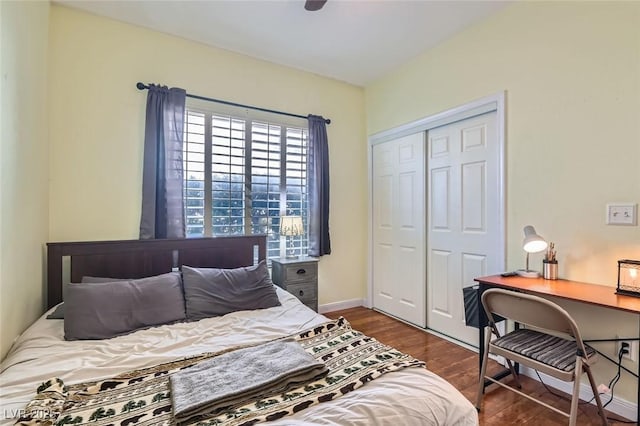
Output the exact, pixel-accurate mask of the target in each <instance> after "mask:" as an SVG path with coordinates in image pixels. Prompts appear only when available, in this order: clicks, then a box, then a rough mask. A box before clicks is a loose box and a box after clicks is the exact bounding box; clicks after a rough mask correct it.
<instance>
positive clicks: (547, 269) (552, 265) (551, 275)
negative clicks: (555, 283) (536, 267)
mask: <svg viewBox="0 0 640 426" xmlns="http://www.w3.org/2000/svg"><path fill="white" fill-rule="evenodd" d="M542 278H544V279H545V280H557V279H558V261H557V260H556V261H552V262H549V261H547V260H543V261H542Z"/></svg>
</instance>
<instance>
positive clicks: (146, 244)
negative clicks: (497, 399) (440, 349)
mask: <svg viewBox="0 0 640 426" xmlns="http://www.w3.org/2000/svg"><path fill="white" fill-rule="evenodd" d="M265 253H266V238H265V237H264V236H240V237H220V238H204V239H188V240H150V241H140V240H135V241H105V242H79V243H50V244H48V286H47V294H48V308H49V309H48V311H47V312H45V314H44V315H43V316H42V317H41V318H39V319H38V320H37V321H36V322H35V323H34V324H33V325H32V326H31V327H29V328H28V329H27V330H26V331H25V332H24V333H23V334H22V335H21V336H19V338H18V339H17V340H16V342H15V344H14V346H13V347H12V349H11V350H10V352H9V353H8V355H7V357H6V358H5V360H4V361H3V362H2V366H1V373H0V386H1V387H0V407H2V410H1V414H2V420H1V422H0V424H2V425H8V424H13V423H15V422H16V419H18V418H19V417H20V416H21V415H24V409H25V406H26V405H27V404H28V403H29V402H30V401H31V400H32V398H34V396H35V394H36V389H37V388H38V387H39V386H40V385H41V384H42V383H46V382H47V381H48V380H49V379H51V378H53V377H56V378H59V379H60V380H61V381H62V382H64V384H65V385H71V388H73V386H74V385H75V384H78V383H84V384H87V383H89V384H91V383H94V384H95V383H103V382H105V381H108V380H111V379H112V378H114V377H122V376H121V375H122V373H124V372H131V371H145V372H148V371H157V370H153V369H154V368H156V369H157V367H156V366H159V365H172V364H171V363H173V362H177V360H185V359H186V360H192V359H194V358H196V357H198V356H202V355H201V354H214V355H215V354H218V353H222V352H225V351H228V350H230V349H236V348H239V347H248V346H252V345H260V344H264V343H266V342H270V341H274V340H277V339H282V338H285V337H287V336H296V338H297V337H298V336H300V335H301V333H302V335H304V336H307V335H308V332H309V330H314V329H316V330H318V329H320V328H321V327H326V326H327V324H330V323H332V321H331V320H330V319H328V318H326V317H324V316H323V315H319V314H317V313H316V312H314V311H313V310H311V309H309V308H308V307H306V306H305V305H303V304H302V303H301V302H299V301H298V299H297V298H295V297H294V296H292V295H291V294H289V293H287V292H286V291H284V290H282V289H280V288H277V287H276V294H277V298H278V300H279V303H280V306H274V307H270V308H267V309H256V310H239V311H235V312H232V313H228V314H226V315H223V316H216V317H210V318H204V319H201V320H198V321H190V322H184V321H183V322H174V323H170V324H163V325H159V326H155V327H148V328H144V329H140V330H137V331H134V332H131V333H128V334H124V335H118V336H117V337H113V338H109V339H101V340H71V341H69V340H65V329H64V325H63V323H64V321H63V320H51V319H46V317H47V315H49V314H51V313H52V312H53V311H54V309H55V308H56V307H57V306H58V305H59V304H60V303H61V302H62V301H63V295H64V294H65V285H64V284H63V283H65V282H71V283H78V282H80V281H81V280H82V277H86V276H95V277H111V278H122V279H132V278H143V277H151V276H155V275H160V274H165V273H169V272H171V271H176V270H178V269H180V268H181V267H182V266H183V265H189V266H195V267H201V268H238V267H243V266H248V265H256V264H258V263H259V262H260V261H261V260H263V259H265ZM334 322H335V321H334ZM344 323H345V325H344V327H347V328H348V327H349V326H348V322H346V321H344ZM340 324H341V327H342V323H340ZM349 332H350V333H351V332H352V333H355V334H357V332H356V331H349ZM305 333H307V334H305ZM364 338H365V339H368V338H366V336H364ZM369 340H373V341H375V339H369ZM391 349H392V348H391ZM207 356H209V355H207ZM127 377H128V376H127ZM100 381H103V382H100ZM83 386H84V385H83ZM83 389H86V388H83ZM67 417H68V416H67ZM68 419H69V421H68V422H69V423H71V424H73V418H72V417H68ZM272 419H273V420H272V421H270V422H269V423H268V424H270V425H371V424H376V425H384V424H387V425H475V424H477V423H478V418H477V413H476V410H475V408H474V407H473V406H472V405H471V403H470V402H469V401H468V400H467V399H466V398H465V397H464V396H463V395H462V394H461V393H460V392H458V391H457V390H456V389H455V388H453V386H451V384H449V383H448V382H446V381H445V380H444V379H442V378H440V377H439V376H437V375H435V374H434V373H432V372H430V371H429V370H428V369H426V368H422V367H415V366H410V367H409V368H398V369H397V370H396V371H389V372H387V373H386V374H381V375H379V377H377V376H376V377H375V380H371V381H367V382H366V383H365V382H364V381H363V384H362V386H359V387H357V388H355V389H353V391H351V392H347V393H344V394H343V395H341V396H339V397H336V398H333V399H327V400H326V401H323V402H319V403H314V404H308V407H306V406H305V409H299V410H295V412H293V413H292V414H288V415H285V416H275V417H272ZM94 420H95V419H94ZM58 421H60V419H58ZM94 423H95V424H113V423H109V422H102V423H101V422H97V423H96V422H94ZM132 423H135V422H127V424H132ZM158 423H159V422H155V421H141V422H140V423H139V424H158ZM167 423H168V424H171V423H172V422H171V421H168V422H167ZM115 424H119V423H115ZM120 424H122V423H120ZM207 424H216V423H215V422H214V423H207ZM217 424H227V423H224V422H222V423H217ZM228 424H245V423H243V422H240V421H239V420H234V421H229V422H228ZM246 424H253V423H251V422H249V423H246Z"/></svg>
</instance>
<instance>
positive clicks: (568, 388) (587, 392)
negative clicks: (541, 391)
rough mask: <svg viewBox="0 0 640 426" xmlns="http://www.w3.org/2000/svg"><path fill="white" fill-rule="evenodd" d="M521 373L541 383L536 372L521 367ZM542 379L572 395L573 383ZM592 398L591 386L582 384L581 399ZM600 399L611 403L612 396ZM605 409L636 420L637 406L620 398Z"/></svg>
mask: <svg viewBox="0 0 640 426" xmlns="http://www.w3.org/2000/svg"><path fill="white" fill-rule="evenodd" d="M520 373H521V374H522V375H524V376H527V377H531V378H532V379H534V380H535V381H539V379H538V375H537V374H536V371H535V370H532V369H531V368H527V367H524V366H522V365H520ZM540 377H542V380H543V381H544V383H545V384H546V385H547V386H549V387H552V388H555V389H558V390H560V391H562V392H564V393H567V394H569V395H571V393H572V392H573V383H572V382H563V381H562V380H558V379H556V378H555V377H551V376H548V375H546V374H543V373H540ZM591 398H593V392H592V391H591V386H589V384H588V383H580V399H581V400H583V401H589V400H590V399H591ZM600 398H602V403H603V404H604V403H605V402H607V401H609V398H610V396H609V395H600ZM591 404H593V405H596V402H595V401H592V402H591ZM605 409H606V410H607V411H610V412H612V413H615V414H617V415H619V416H622V417H625V418H627V419H630V420H636V415H637V411H636V410H637V408H636V404H634V403H632V402H629V401H627V400H625V399H622V398H619V397H617V396H615V395H614V396H613V401H611V403H610V404H609V405H607V408H605Z"/></svg>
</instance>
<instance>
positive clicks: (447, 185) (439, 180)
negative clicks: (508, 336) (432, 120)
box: [427, 112, 504, 346]
mask: <svg viewBox="0 0 640 426" xmlns="http://www.w3.org/2000/svg"><path fill="white" fill-rule="evenodd" d="M496 127H497V126H496V112H489V113H485V114H482V115H480V116H477V117H472V118H469V119H466V120H462V121H458V122H455V123H452V124H449V125H446V126H442V127H438V128H435V129H431V130H429V131H428V133H427V140H428V142H427V145H428V154H427V155H428V159H427V164H428V181H429V184H428V197H427V198H428V211H429V233H428V234H429V237H428V247H429V251H428V255H427V258H428V260H427V263H428V265H429V269H428V270H429V272H428V278H427V279H428V283H429V287H428V288H429V294H428V314H427V325H428V327H429V328H430V329H433V330H435V331H438V332H440V333H442V334H445V335H447V336H450V337H453V338H455V339H458V340H461V341H463V342H466V343H468V344H470V345H473V346H477V345H478V330H477V329H475V328H471V327H467V326H466V325H465V321H464V304H463V298H462V288H463V287H467V286H470V285H473V284H474V281H473V278H474V277H479V276H485V275H487V274H489V273H496V272H498V271H500V270H501V268H502V267H503V259H501V258H500V253H501V247H502V245H503V244H504V243H503V241H502V237H501V235H502V232H501V230H500V226H502V225H501V224H502V219H501V217H500V199H501V197H500V194H501V190H502V189H501V180H500V168H501V158H500V147H499V145H498V138H497V130H496Z"/></svg>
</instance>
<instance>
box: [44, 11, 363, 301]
mask: <svg viewBox="0 0 640 426" xmlns="http://www.w3.org/2000/svg"><path fill="white" fill-rule="evenodd" d="M50 25H51V31H50V46H51V48H50V73H49V87H50V93H49V94H50V97H49V100H50V101H49V102H50V103H49V107H50V140H51V176H50V178H51V181H50V182H51V183H50V191H51V202H50V212H51V214H50V229H51V232H50V239H51V240H55V241H69V240H106V239H128V238H137V237H138V229H139V228H138V227H139V221H140V204H141V198H140V197H141V196H140V194H141V179H142V149H143V148H142V146H143V144H142V141H143V134H144V113H145V102H146V92H140V91H138V90H137V89H136V88H135V84H136V82H138V81H142V82H145V83H162V84H167V85H170V86H176V87H182V88H184V89H186V90H187V92H190V93H194V94H199V95H203V96H210V97H214V98H218V99H226V100H230V101H234V102H239V103H245V104H250V105H257V106H261V107H265V108H272V109H277V110H282V111H290V112H294V113H298V114H307V113H313V114H320V115H323V116H325V117H328V118H331V120H332V122H331V125H330V126H328V128H327V131H328V136H329V145H330V147H329V151H330V162H331V217H330V228H331V236H332V248H333V253H332V254H331V255H330V256H326V257H324V258H323V259H322V260H321V262H320V270H319V276H320V278H319V281H320V282H319V291H320V303H321V304H323V303H330V302H336V301H343V300H349V299H354V298H362V297H363V296H364V292H365V276H366V275H365V264H366V257H365V254H366V224H365V221H364V220H363V218H366V217H367V210H366V208H367V207H366V191H365V190H364V188H366V179H367V168H366V167H367V166H366V164H367V163H366V137H365V121H364V93H363V89H362V88H358V87H355V86H351V85H348V84H345V83H341V82H338V81H336V80H331V79H327V78H324V77H320V76H317V75H314V74H310V73H307V72H302V71H297V70H293V69H291V68H286V67H282V66H278V65H274V64H271V63H268V62H264V61H260V60H256V59H252V58H249V57H246V56H242V55H239V54H235V53H231V52H229V51H225V50H221V49H215V48H211V47H207V46H205V45H202V44H199V43H195V42H191V41H187V40H184V39H181V38H177V37H173V36H170V35H166V34H162V33H158V32H155V31H150V30H147V29H143V28H140V27H135V26H131V25H127V24H123V23H119V22H116V21H113V20H109V19H105V18H101V17H97V16H94V15H90V14H86V13H83V12H79V11H75V10H72V9H68V8H65V7H60V6H55V5H54V6H52V7H51V21H50Z"/></svg>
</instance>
